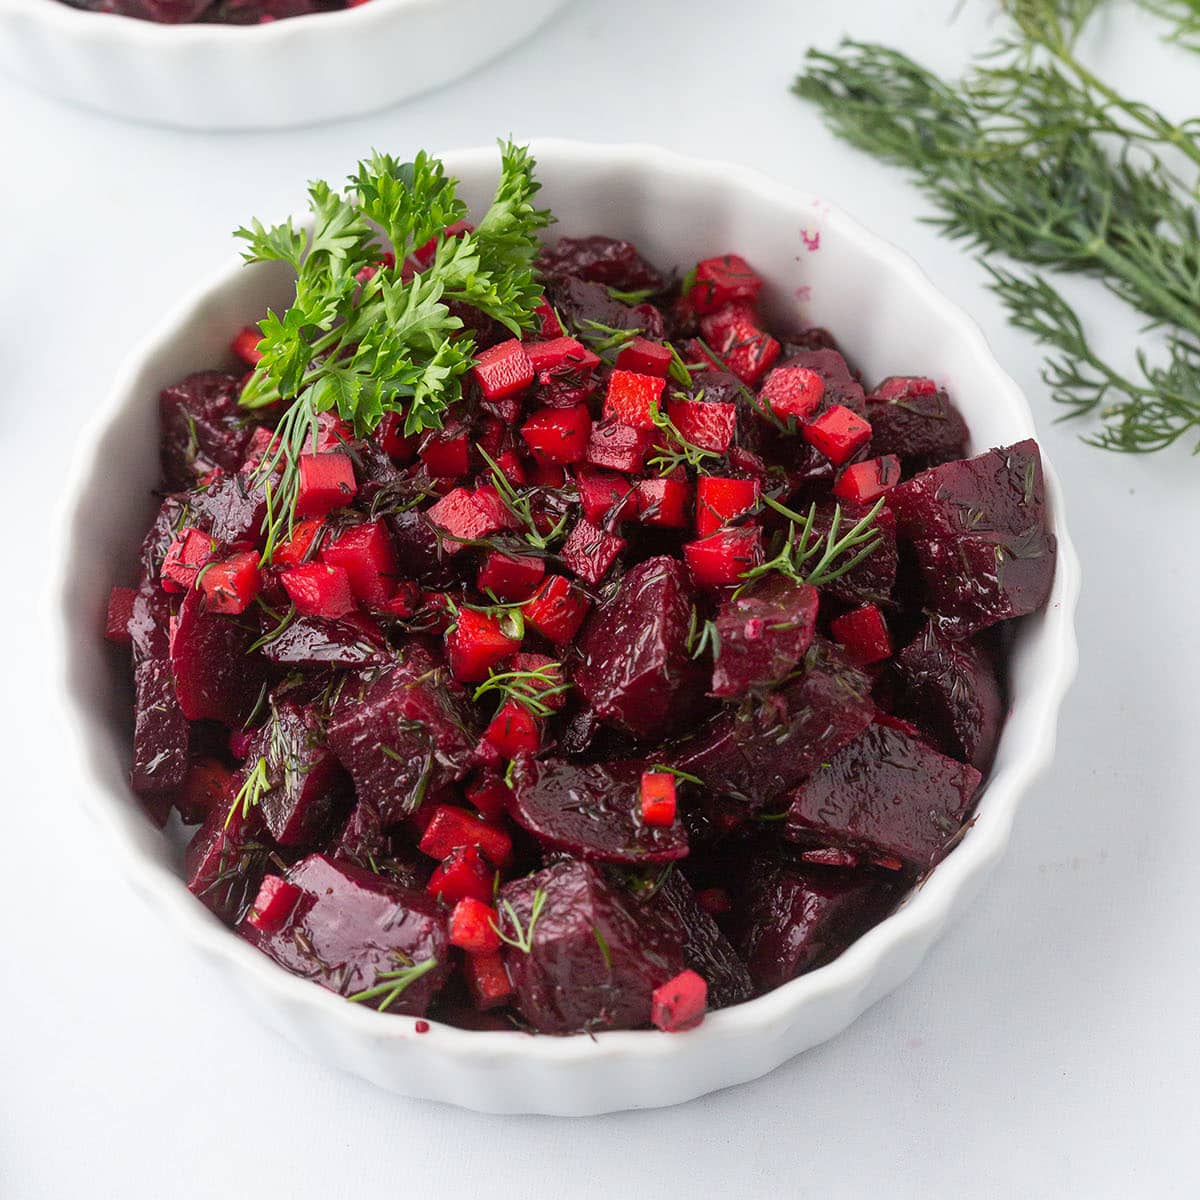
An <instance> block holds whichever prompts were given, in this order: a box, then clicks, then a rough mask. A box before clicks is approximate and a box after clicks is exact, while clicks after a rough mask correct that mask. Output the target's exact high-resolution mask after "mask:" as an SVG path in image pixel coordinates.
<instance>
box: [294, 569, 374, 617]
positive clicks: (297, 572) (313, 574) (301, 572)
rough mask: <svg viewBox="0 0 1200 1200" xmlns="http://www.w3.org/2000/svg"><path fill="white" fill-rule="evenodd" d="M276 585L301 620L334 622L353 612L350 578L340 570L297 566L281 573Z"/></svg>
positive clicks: (353, 603)
mask: <svg viewBox="0 0 1200 1200" xmlns="http://www.w3.org/2000/svg"><path fill="white" fill-rule="evenodd" d="M279 582H280V583H281V584H282V585H283V590H284V591H285V592H287V594H288V599H289V600H291V602H292V604H293V605H295V608H296V611H297V612H298V613H300V615H301V616H305V617H328V618H330V619H331V620H336V619H337V618H338V617H344V616H345V615H346V614H347V613H351V612H353V611H354V609H355V600H354V592H353V590H352V589H351V587H350V576H349V575H348V574H347V573H346V571H345V569H344V568H343V567H331V566H329V564H328V563H301V564H300V566H298V567H289V568H288V569H287V570H286V571H281V572H280V573H279Z"/></svg>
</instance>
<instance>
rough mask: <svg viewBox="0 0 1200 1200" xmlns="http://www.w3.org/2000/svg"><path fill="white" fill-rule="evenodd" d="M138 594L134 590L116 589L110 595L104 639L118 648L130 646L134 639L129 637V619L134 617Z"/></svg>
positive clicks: (105, 615)
mask: <svg viewBox="0 0 1200 1200" xmlns="http://www.w3.org/2000/svg"><path fill="white" fill-rule="evenodd" d="M136 598H137V592H135V591H134V590H133V588H127V587H115V588H113V590H112V591H111V592H109V593H108V608H107V610H106V611H105V614H104V637H105V639H106V640H107V641H110V642H115V643H116V644H117V645H118V646H128V645H129V644H130V642H132V641H133V638H132V637H130V635H129V619H130V618H131V617H132V616H133V602H134V600H135V599H136Z"/></svg>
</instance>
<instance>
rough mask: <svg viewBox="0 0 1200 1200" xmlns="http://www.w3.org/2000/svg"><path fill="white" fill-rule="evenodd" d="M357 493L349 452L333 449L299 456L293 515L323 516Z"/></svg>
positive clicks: (343, 504) (342, 505)
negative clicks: (347, 453)
mask: <svg viewBox="0 0 1200 1200" xmlns="http://www.w3.org/2000/svg"><path fill="white" fill-rule="evenodd" d="M357 492H358V484H357V483H356V482H355V480H354V464H353V463H352V462H351V461H350V457H349V455H346V454H340V453H338V452H337V451H332V450H331V451H326V452H324V453H320V454H302V455H300V484H299V488H298V490H297V492H296V516H298V517H323V516H325V515H326V514H327V513H331V512H333V510H334V509H335V508H345V507H346V505H347V504H349V503H350V501H351V500H353V499H354V497H355V494H356V493H357Z"/></svg>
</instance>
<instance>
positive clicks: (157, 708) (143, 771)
mask: <svg viewBox="0 0 1200 1200" xmlns="http://www.w3.org/2000/svg"><path fill="white" fill-rule="evenodd" d="M133 682H134V710H133V715H134V725H133V763H132V767H131V770H130V783H131V786H132V787H133V790H134V791H135V792H136V793H137V794H138V796H139V797H140V798H141V799H142V800H144V801H145V802H146V804H147V806H148V808H149V810H150V813H151V815H152V816H153V817H154V818H155V820H156V821H157V823H158V824H159V825H162V824H164V823H165V822H166V819H167V809H168V807H169V802H170V800H171V799H172V798H173V797H174V794H175V791H176V789H177V788H179V787H180V786H181V785H182V784H183V782H184V780H185V778H186V776H187V770H188V723H187V718H186V715H185V714H184V712H183V710H182V708H181V706H180V704H179V700H178V698H177V695H176V688H175V680H174V676H173V673H172V669H171V666H170V664H168V663H167V662H166V661H164V660H162V659H157V658H147V659H146V660H145V661H144V662H140V663H138V665H137V666H136V667H135V668H134V672H133Z"/></svg>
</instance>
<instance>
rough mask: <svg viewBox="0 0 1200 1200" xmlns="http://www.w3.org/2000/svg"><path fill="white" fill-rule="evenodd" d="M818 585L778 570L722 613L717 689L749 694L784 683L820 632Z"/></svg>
mask: <svg viewBox="0 0 1200 1200" xmlns="http://www.w3.org/2000/svg"><path fill="white" fill-rule="evenodd" d="M819 603H820V599H819V596H818V594H817V589H816V588H814V587H810V586H809V585H808V584H803V583H793V582H792V580H790V579H788V578H786V577H785V576H783V575H776V574H774V573H772V574H770V575H768V576H766V577H765V578H762V579H756V580H754V581H753V583H751V584H750V585H749V586H748V587H747V588H746V589H745V590H744V591H742V592H741V594H740V595H738V596H737V597H736V598H734V597H731V598H730V599H728V600H725V601H723V602H722V604H721V607H720V609H719V610H718V613H717V620H716V628H717V637H716V639H715V640H716V649H715V653H714V656H713V681H712V694H713V695H714V696H722V697H728V696H744V695H745V694H746V693H747V692H748V691H749V690H750V689H751V688H752V687H764V686H768V687H769V686H772V685H774V684H778V683H782V682H783V681H784V680H785V679H786V678H787V677H788V676H789V675H790V674H791V673H792V672H793V671H794V670H795V669H796V666H797V664H799V662H800V661H801V660H802V659H803V658H804V655H805V653H806V651H807V650H808V648H809V646H810V645H811V644H812V640H813V635H814V633H815V632H816V625H817V609H818V606H819Z"/></svg>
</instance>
